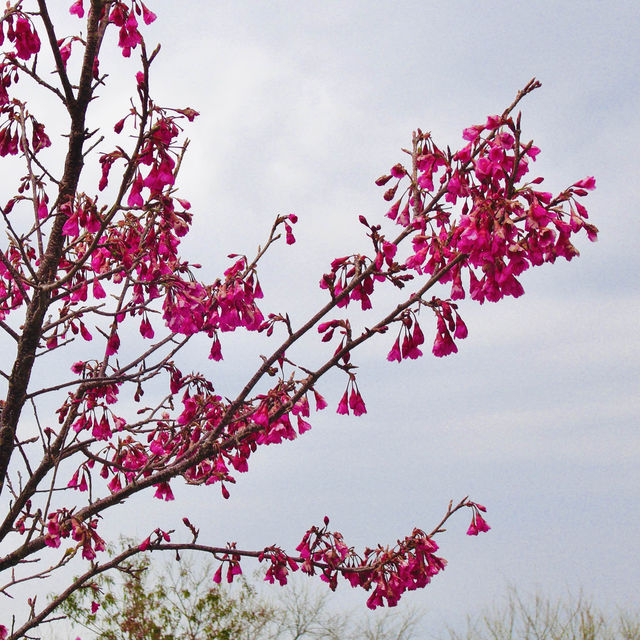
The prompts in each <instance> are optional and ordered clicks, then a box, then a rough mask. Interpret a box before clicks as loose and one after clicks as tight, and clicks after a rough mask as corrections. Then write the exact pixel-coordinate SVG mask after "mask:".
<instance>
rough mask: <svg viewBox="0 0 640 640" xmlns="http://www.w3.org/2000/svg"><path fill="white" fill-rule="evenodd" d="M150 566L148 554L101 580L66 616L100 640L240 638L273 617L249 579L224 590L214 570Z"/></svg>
mask: <svg viewBox="0 0 640 640" xmlns="http://www.w3.org/2000/svg"><path fill="white" fill-rule="evenodd" d="M150 563H151V560H150V557H149V555H144V554H142V555H139V556H136V557H135V560H133V561H131V562H129V563H127V564H126V565H124V566H122V567H120V571H119V574H118V575H116V576H115V577H114V576H112V575H101V576H99V577H98V578H96V579H95V580H94V582H93V583H92V584H91V585H90V586H87V587H85V588H83V589H80V590H78V591H76V592H75V593H74V594H72V595H71V596H70V597H69V598H68V599H67V600H66V601H65V602H64V603H63V605H62V611H63V613H64V614H65V615H66V616H68V617H69V618H70V619H71V620H72V621H73V622H74V623H75V624H77V625H80V626H82V627H84V628H85V629H86V630H89V631H91V632H92V633H93V634H95V637H96V638H97V639H98V640H237V639H238V638H241V637H245V635H246V633H247V632H249V631H250V630H252V629H255V630H256V631H258V630H259V628H260V627H261V626H263V625H264V624H265V623H266V622H267V621H268V620H269V619H270V617H271V616H273V611H272V610H271V609H269V608H268V606H267V605H266V603H264V602H262V601H259V599H258V598H257V596H256V592H255V589H254V588H253V587H251V586H249V585H248V583H247V582H246V581H244V580H239V581H238V586H237V588H235V589H234V590H230V589H224V588H221V587H218V586H217V585H215V584H214V583H213V582H212V580H211V576H212V575H213V574H212V572H211V569H210V567H208V566H206V567H202V566H201V567H196V566H194V565H193V564H191V563H189V562H184V561H182V562H180V563H173V564H170V565H166V566H165V567H164V571H163V573H162V575H155V574H153V572H152V571H151V570H150ZM93 603H95V605H99V606H98V608H95V605H94V607H93V609H95V610H92V604H93Z"/></svg>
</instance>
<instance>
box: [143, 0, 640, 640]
mask: <svg viewBox="0 0 640 640" xmlns="http://www.w3.org/2000/svg"><path fill="white" fill-rule="evenodd" d="M165 4H166V5H167V8H166V9H163V7H162V6H160V5H158V11H157V12H158V15H159V21H158V23H157V27H155V28H154V29H153V30H152V31H151V34H153V35H156V34H157V36H156V37H157V38H158V39H159V40H161V41H162V42H163V47H164V48H163V51H162V56H161V59H160V60H159V62H158V66H159V68H161V69H162V72H161V73H159V72H158V71H156V73H157V74H158V75H157V76H156V78H155V81H154V82H155V90H156V91H157V93H159V94H160V95H161V96H162V98H163V99H164V100H165V102H173V103H174V104H176V106H186V105H189V106H192V107H194V108H196V109H198V110H199V111H201V113H202V116H201V117H200V118H199V119H198V121H197V122H196V123H195V124H194V125H193V126H192V127H190V128H189V131H188V135H189V137H190V138H191V140H192V144H191V148H190V150H189V156H188V160H187V161H186V163H185V168H184V173H183V179H182V184H183V185H184V192H185V195H186V196H189V197H190V199H191V200H192V202H193V206H194V209H195V210H196V211H197V212H199V214H198V216H197V218H196V222H195V225H194V228H195V233H194V234H193V237H192V238H191V239H190V240H189V248H190V251H191V252H192V255H193V256H194V257H197V259H198V261H201V262H202V263H203V265H205V267H204V270H205V271H206V272H209V273H211V274H212V275H213V274H215V273H218V272H219V270H220V269H221V268H222V267H223V265H224V264H225V261H224V256H225V254H226V253H228V252H230V251H245V252H250V251H252V249H253V248H254V247H255V245H256V244H257V243H259V242H260V241H261V239H262V238H263V237H264V234H265V232H266V230H267V228H268V226H269V224H270V221H271V220H272V218H273V216H274V215H275V214H278V213H289V212H295V213H296V214H298V215H299V217H300V222H299V224H298V229H297V237H298V244H296V245H295V247H293V248H287V247H283V246H282V247H277V248H275V249H274V251H273V252H272V254H271V255H270V256H269V258H268V259H267V260H266V261H265V265H264V275H263V286H264V289H265V294H266V300H265V303H264V306H265V309H267V310H283V309H286V310H289V311H291V313H292V317H294V319H296V320H298V321H301V320H302V319H303V318H304V316H305V312H304V311H305V309H308V310H311V309H313V308H314V307H315V306H317V304H318V303H319V302H320V301H321V300H322V294H321V292H320V291H319V290H318V289H317V281H318V278H319V276H320V275H321V273H322V272H323V271H324V270H325V269H326V265H327V264H328V263H329V261H330V260H331V259H332V258H333V257H336V256H339V255H343V254H344V253H346V252H353V251H355V250H357V249H358V248H359V247H360V246H362V234H361V233H360V232H359V229H358V226H357V224H355V220H356V219H357V215H358V214H361V213H363V214H366V215H367V216H368V217H369V219H376V218H377V219H380V216H381V215H382V214H383V213H384V211H385V203H384V202H383V201H382V200H381V197H380V196H381V193H380V190H379V189H378V188H377V187H375V185H374V184H373V180H374V179H375V178H376V177H377V176H378V175H380V174H381V173H383V172H385V171H386V170H388V168H389V167H390V166H391V165H392V164H394V163H395V162H397V161H399V160H401V159H402V154H401V153H400V148H401V147H403V146H407V145H408V144H409V141H410V136H411V131H412V129H414V128H416V127H421V128H423V129H424V130H430V131H431V132H432V134H433V136H434V137H435V139H436V141H439V142H440V143H442V145H447V144H449V145H451V146H452V148H453V147H454V146H455V145H457V144H459V143H460V140H461V138H460V133H461V131H462V129H463V128H464V127H466V126H469V125H471V124H474V123H476V122H481V121H483V119H484V118H485V116H487V115H489V114H493V113H498V112H500V111H502V109H503V108H504V107H505V106H506V105H507V104H508V103H509V102H511V100H512V98H513V96H514V95H515V93H516V91H517V90H518V89H519V88H521V87H522V86H523V85H524V84H525V83H526V82H527V81H528V80H529V79H530V78H531V77H533V76H536V77H537V78H538V79H539V80H540V81H541V82H542V85H543V86H542V88H541V89H539V90H538V91H536V92H535V93H534V94H533V95H531V96H530V97H528V98H527V99H526V100H525V101H524V103H523V104H522V110H523V122H524V131H525V137H527V138H533V139H534V140H535V141H536V144H537V145H538V146H539V147H540V148H541V149H542V154H541V156H539V159H538V162H537V163H536V165H537V166H536V170H537V171H539V173H540V175H543V176H544V177H545V179H546V180H545V185H546V186H547V188H548V189H550V190H559V189H561V188H563V187H564V186H566V185H568V184H570V183H572V182H574V181H575V180H577V179H580V178H582V177H585V176H587V175H595V176H596V179H597V185H598V189H597V191H596V192H594V193H593V194H592V195H590V196H589V198H588V199H587V202H585V204H587V206H588V209H589V211H590V213H591V218H592V221H593V222H594V223H595V224H596V225H597V226H598V227H599V228H600V230H601V235H600V241H599V242H598V243H596V244H591V243H589V242H588V241H587V240H586V238H584V237H583V238H581V239H580V241H579V248H580V249H581V252H582V256H581V257H580V258H579V259H577V260H575V261H573V262H571V263H562V264H560V263H558V264H556V265H553V266H546V267H544V268H542V269H540V270H539V271H538V272H529V273H527V274H526V275H525V276H524V278H523V283H524V286H525V290H526V295H525V296H524V297H523V298H520V299H519V300H517V301H512V300H511V301H504V302H501V303H499V304H498V305H484V306H483V307H478V306H477V305H475V304H472V303H470V302H468V303H465V304H464V305H463V306H462V309H463V316H464V317H465V319H466V320H467V324H468V326H469V329H470V336H469V338H468V339H467V340H466V341H465V342H464V343H463V344H461V349H460V353H459V354H457V355H454V356H451V357H449V358H448V359H445V360H439V359H435V358H433V357H424V358H422V359H420V360H418V361H416V362H411V363H406V364H403V365H402V366H397V365H391V364H389V363H387V362H385V354H386V351H387V350H388V348H389V345H388V344H386V343H384V342H381V343H380V344H379V345H375V346H373V347H372V348H370V349H368V350H367V351H366V352H365V353H363V354H361V355H360V356H357V357H356V361H357V363H358V364H360V365H361V373H360V377H359V383H360V387H361V389H362V392H363V394H364V396H365V400H366V402H367V407H368V410H369V413H368V414H367V416H366V417H362V418H358V419H356V418H344V417H342V416H338V415H336V414H334V413H328V412H325V414H324V415H322V417H321V418H316V419H315V420H314V429H313V430H312V431H311V432H309V433H308V434H306V435H305V436H304V437H303V438H300V439H299V440H298V441H297V442H295V443H293V444H287V445H283V446H280V447H274V448H271V449H267V450H265V451H264V452H262V453H261V454H260V455H258V456H256V458H255V460H254V462H253V467H252V470H251V472H250V473H249V474H247V475H246V476H244V477H242V478H240V480H239V483H238V485H237V486H236V487H235V488H234V490H233V492H232V498H231V500H230V501H229V502H228V503H226V502H221V501H220V502H218V501H217V496H216V499H213V500H212V499H210V498H209V497H208V496H206V495H205V492H204V491H196V492H195V494H196V498H195V499H194V498H190V500H193V505H194V506H193V509H194V510H197V512H198V514H199V515H200V524H201V525H202V527H203V530H204V529H206V532H207V535H210V536H211V540H212V541H217V542H221V541H226V540H227V539H233V540H237V541H238V543H239V545H241V546H243V547H249V546H251V545H254V546H255V545H263V544H271V543H273V542H278V543H280V544H283V545H286V546H289V547H292V546H294V545H295V544H296V543H297V541H298V540H299V538H300V535H301V533H303V532H304V531H305V530H306V528H307V527H308V526H309V525H310V524H313V523H317V522H319V521H320V520H321V518H322V517H323V516H324V515H325V514H328V515H329V516H330V517H331V518H332V522H333V524H334V525H335V526H336V528H338V529H339V530H341V531H343V532H344V533H345V536H346V539H347V541H348V542H350V543H354V544H357V545H365V544H375V543H377V542H385V543H386V542H392V541H394V540H395V539H396V538H397V537H402V536H404V535H406V534H407V533H409V532H410V530H411V528H412V527H413V526H414V525H417V526H420V527H424V528H425V529H429V528H430V527H431V526H433V524H434V523H435V522H436V521H437V520H438V518H439V516H440V514H441V512H442V511H443V509H444V508H445V506H446V503H447V502H448V500H449V499H450V498H452V499H458V498H460V497H462V496H464V495H466V494H470V495H471V496H472V497H473V498H475V499H477V500H479V501H480V502H482V503H484V504H486V505H487V507H488V509H489V511H488V520H489V522H490V524H491V526H492V530H491V532H490V533H489V534H488V535H486V536H484V537H480V538H478V539H475V538H469V537H467V536H465V535H464V531H465V530H466V527H467V525H468V522H467V518H466V516H463V517H461V518H460V519H458V520H457V521H456V522H455V523H453V524H452V526H451V528H450V531H449V532H447V533H446V534H444V535H443V536H441V538H440V544H441V548H442V550H443V554H444V555H445V557H447V558H448V560H449V563H450V564H449V567H448V568H447V570H446V571H445V572H444V574H443V575H442V576H440V577H438V578H437V579H436V580H434V583H433V584H432V586H431V587H430V588H428V589H426V590H424V591H422V592H420V593H417V594H412V595H411V597H408V598H407V600H408V601H410V602H412V603H414V604H419V605H420V606H424V607H425V608H426V609H427V611H428V612H429V613H428V616H427V622H428V623H429V624H430V625H431V626H430V628H437V627H438V625H441V624H443V622H446V621H450V620H453V619H454V618H456V612H461V611H462V612H472V611H477V610H479V609H480V608H482V607H483V606H485V605H488V604H490V603H492V602H494V601H495V600H496V599H498V598H500V597H501V596H502V595H503V594H504V592H505V590H506V587H507V585H509V584H515V585H517V586H518V587H520V588H522V589H523V590H524V591H525V592H526V591H535V590H536V589H539V590H541V591H543V592H544V593H551V594H554V595H562V594H565V593H566V592H567V591H571V592H573V593H574V594H575V593H578V592H579V591H583V592H584V593H585V594H586V595H589V596H593V597H594V599H595V600H596V601H597V602H598V603H599V604H601V605H603V606H605V607H611V608H613V607H614V606H616V605H621V606H624V605H629V604H631V603H633V602H634V601H635V602H637V590H638V587H640V584H639V583H638V576H640V561H639V557H640V555H639V554H638V553H637V548H638V546H637V533H638V530H639V529H640V515H639V510H638V509H637V500H638V493H639V487H640V473H639V468H640V465H638V456H639V454H640V435H639V434H638V422H639V420H638V415H639V414H640V394H639V391H640V389H639V370H638V361H639V358H640V340H639V338H638V331H637V327H638V315H639V313H640V292H639V288H638V272H639V271H640V264H639V262H640V261H639V260H638V248H637V242H638V240H639V239H640V234H639V233H638V231H639V224H638V206H637V188H638V171H637V148H638V143H640V135H639V134H640V131H639V126H638V113H640V104H639V94H640V92H639V89H638V82H637V70H638V68H639V66H640V60H639V56H638V53H639V48H640V47H639V45H638V37H637V35H638V29H639V27H640V20H639V19H640V5H638V3H637V2H635V1H634V2H606V3H604V2H595V1H594V2H568V3H557V2H530V3H514V2H506V1H505V2H495V1H490V2H481V3H478V2H450V3H425V2H409V1H399V2H394V3H377V2H371V1H368V2H365V1H363V2H350V1H348V0H342V1H339V2H338V1H329V2H326V1H325V2H293V1H279V2H270V3H257V2H246V3H219V2H216V3H210V2H189V3H188V4H185V3H180V9H179V10H176V9H173V8H172V7H171V5H172V3H165ZM186 6H188V7H189V8H188V9H187V10H185V7H186ZM153 35H150V37H153ZM241 342H242V344H240V343H241ZM233 344H234V345H237V346H236V347H235V348H236V349H237V351H236V352H237V354H238V355H239V358H240V360H241V361H240V362H237V361H236V362H235V364H234V365H227V366H228V367H229V368H228V369H227V370H226V371H228V375H225V376H220V377H221V378H223V379H220V380H217V379H216V372H215V370H214V369H212V370H211V372H212V376H213V380H214V383H215V384H217V385H219V387H220V388H222V389H226V388H227V387H228V386H229V387H230V391H231V390H232V389H233V387H234V385H235V384H239V383H240V381H241V379H242V378H241V376H242V372H243V371H245V370H246V367H249V366H250V364H251V363H255V362H256V352H255V349H260V347H259V346H258V345H256V346H255V348H254V347H249V346H247V345H248V344H249V342H247V341H245V340H244V339H240V340H239V341H237V342H234V343H233ZM226 353H227V355H228V359H229V360H233V353H234V352H233V351H232V350H231V349H230V348H229V347H227V349H226ZM206 366H208V365H206V364H205V367H206ZM235 375H237V376H238V378H237V382H236V378H235V377H234V376H235ZM342 385H343V381H342V380H341V379H339V378H336V379H335V380H331V381H329V382H328V383H326V386H325V387H324V390H326V391H327V395H328V396H332V400H333V402H332V404H333V405H334V406H335V402H336V401H337V399H338V394H339V393H340V392H341V389H342ZM321 388H322V385H321ZM187 493H189V494H191V495H194V494H193V492H185V495H187ZM173 508H174V505H169V506H167V507H165V506H164V505H159V506H158V512H159V513H162V514H165V513H166V516H165V515H163V516H162V517H163V518H164V517H166V518H167V521H169V519H170V518H169V512H170V511H171V510H173ZM185 510H186V508H185ZM179 515H182V513H180V514H179ZM359 602H362V603H363V602H364V597H362V598H361V599H360V600H359ZM362 606H364V605H362Z"/></svg>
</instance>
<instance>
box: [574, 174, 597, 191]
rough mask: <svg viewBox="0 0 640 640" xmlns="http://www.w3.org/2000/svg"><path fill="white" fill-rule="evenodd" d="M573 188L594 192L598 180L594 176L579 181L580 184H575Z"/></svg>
mask: <svg viewBox="0 0 640 640" xmlns="http://www.w3.org/2000/svg"><path fill="white" fill-rule="evenodd" d="M573 186H574V187H580V188H582V189H589V190H592V189H595V188H596V179H595V178H594V177H593V176H589V177H588V178H584V179H582V180H578V182H574V183H573Z"/></svg>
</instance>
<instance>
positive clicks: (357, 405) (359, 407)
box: [349, 385, 367, 416]
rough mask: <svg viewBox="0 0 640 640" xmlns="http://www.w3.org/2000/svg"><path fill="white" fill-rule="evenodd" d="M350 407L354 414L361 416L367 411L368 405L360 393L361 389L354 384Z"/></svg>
mask: <svg viewBox="0 0 640 640" xmlns="http://www.w3.org/2000/svg"><path fill="white" fill-rule="evenodd" d="M349 407H350V408H351V409H352V410H353V415H354V416H361V415H362V414H364V413H367V407H366V406H365V404H364V400H363V399H362V396H361V395H360V391H359V390H358V388H357V387H356V386H355V385H354V386H353V387H352V388H351V395H350V396H349Z"/></svg>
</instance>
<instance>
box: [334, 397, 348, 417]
mask: <svg viewBox="0 0 640 640" xmlns="http://www.w3.org/2000/svg"><path fill="white" fill-rule="evenodd" d="M337 413H340V414H341V415H349V400H348V395H347V392H346V391H345V392H344V395H343V396H342V398H341V400H340V403H339V404H338V409H337Z"/></svg>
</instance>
